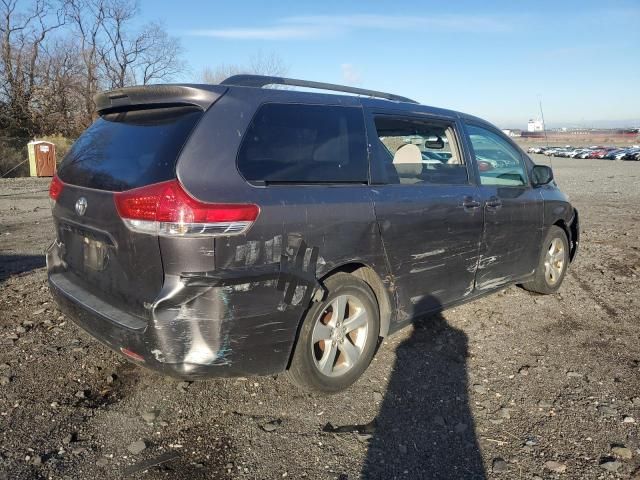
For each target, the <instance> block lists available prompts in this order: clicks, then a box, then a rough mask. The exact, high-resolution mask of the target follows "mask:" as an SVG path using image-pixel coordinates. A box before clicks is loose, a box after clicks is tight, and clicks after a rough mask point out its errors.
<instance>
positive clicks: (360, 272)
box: [320, 263, 391, 337]
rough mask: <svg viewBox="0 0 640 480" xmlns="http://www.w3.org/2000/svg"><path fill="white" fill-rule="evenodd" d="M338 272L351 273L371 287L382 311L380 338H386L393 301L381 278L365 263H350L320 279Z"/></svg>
mask: <svg viewBox="0 0 640 480" xmlns="http://www.w3.org/2000/svg"><path fill="white" fill-rule="evenodd" d="M337 272H344V273H350V274H351V275H353V276H355V277H358V278H359V279H360V280H362V281H364V282H365V283H366V284H367V285H369V287H371V290H373V294H374V295H375V297H376V300H377V302H378V308H379V309H380V336H381V337H386V336H387V334H388V333H389V324H390V322H391V301H390V300H389V295H388V294H387V289H386V287H385V286H384V283H382V279H381V278H380V276H379V275H378V274H377V273H376V271H375V270H374V269H373V268H371V267H369V266H367V265H365V264H363V263H348V264H345V265H341V266H340V267H338V268H335V269H334V270H332V271H330V272H329V273H327V274H326V275H325V276H324V277H322V278H321V279H320V282H322V281H323V280H325V279H326V278H328V277H330V276H331V275H333V274H335V273H337Z"/></svg>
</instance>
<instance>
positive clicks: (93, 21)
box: [67, 0, 107, 126]
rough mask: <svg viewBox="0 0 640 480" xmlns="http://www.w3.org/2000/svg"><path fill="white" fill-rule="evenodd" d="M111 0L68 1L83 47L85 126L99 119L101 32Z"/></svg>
mask: <svg viewBox="0 0 640 480" xmlns="http://www.w3.org/2000/svg"><path fill="white" fill-rule="evenodd" d="M106 1H107V0H68V2H67V18H68V19H69V21H70V23H71V26H72V29H73V33H74V34H75V36H76V37H77V41H78V42H79V45H80V55H81V58H82V63H83V64H84V69H83V75H82V77H83V79H82V93H83V99H84V108H83V120H82V123H83V124H84V125H85V126H88V125H89V124H90V123H91V122H92V121H93V119H94V118H95V115H96V106H95V103H94V102H93V97H94V96H95V94H96V93H98V89H99V77H98V74H99V72H98V67H99V65H100V56H99V52H100V45H101V32H102V31H103V26H104V21H105V16H106Z"/></svg>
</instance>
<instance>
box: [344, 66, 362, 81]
mask: <svg viewBox="0 0 640 480" xmlns="http://www.w3.org/2000/svg"><path fill="white" fill-rule="evenodd" d="M340 69H341V70H342V80H343V81H344V83H346V84H347V85H358V84H360V83H362V75H360V72H359V71H358V70H357V69H356V68H355V67H354V66H353V65H352V64H350V63H343V64H342V65H340Z"/></svg>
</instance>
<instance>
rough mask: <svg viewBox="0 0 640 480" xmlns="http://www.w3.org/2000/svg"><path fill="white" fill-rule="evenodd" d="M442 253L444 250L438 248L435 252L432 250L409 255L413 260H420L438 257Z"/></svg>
mask: <svg viewBox="0 0 640 480" xmlns="http://www.w3.org/2000/svg"><path fill="white" fill-rule="evenodd" d="M444 252H445V249H444V248H438V249H437V250H432V251H430V252H424V253H414V254H412V255H411V257H412V258H413V259H414V260H422V259H423V258H427V257H433V256H434V255H440V254H442V253H444Z"/></svg>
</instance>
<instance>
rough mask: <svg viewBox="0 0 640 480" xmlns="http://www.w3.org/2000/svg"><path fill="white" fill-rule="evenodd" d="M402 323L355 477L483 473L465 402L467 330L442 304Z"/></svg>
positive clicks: (476, 475) (481, 476)
mask: <svg viewBox="0 0 640 480" xmlns="http://www.w3.org/2000/svg"><path fill="white" fill-rule="evenodd" d="M427 301H428V302H429V303H430V304H431V305H433V303H432V302H433V298H430V299H427ZM409 328H413V331H412V333H411V336H410V337H409V338H408V339H406V340H405V341H403V342H402V343H401V344H400V345H399V346H398V347H397V349H396V362H395V365H394V367H393V371H392V373H391V378H390V379H389V384H388V387H387V391H386V394H385V396H384V398H383V400H382V404H381V407H380V410H379V414H378V416H377V418H376V420H375V429H374V431H373V436H372V437H371V439H370V440H369V449H368V452H367V459H366V462H365V465H364V467H363V469H362V478H365V479H378V478H380V479H394V478H411V479H414V478H416V479H417V478H420V479H462V478H464V479H484V478H486V474H485V470H484V467H483V463H482V456H481V454H480V449H479V446H478V442H477V440H476V432H475V425H474V419H473V415H472V413H471V409H470V406H469V396H468V379H467V368H466V361H467V355H468V348H467V336H466V334H465V333H464V332H462V331H461V330H458V329H456V328H453V327H452V326H451V325H449V324H448V323H447V321H446V319H445V318H444V317H443V316H442V313H441V309H438V310H436V312H435V313H434V314H431V315H429V316H425V317H422V318H420V319H418V320H416V321H414V323H413V326H412V327H409Z"/></svg>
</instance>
